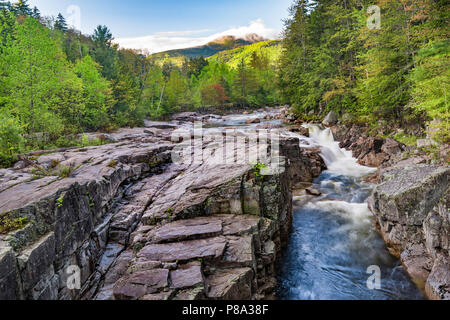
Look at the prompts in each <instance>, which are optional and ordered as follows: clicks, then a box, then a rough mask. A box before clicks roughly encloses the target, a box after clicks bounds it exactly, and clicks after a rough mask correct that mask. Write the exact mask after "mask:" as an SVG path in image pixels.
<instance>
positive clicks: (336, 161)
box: [306, 125, 377, 178]
mask: <svg viewBox="0 0 450 320" xmlns="http://www.w3.org/2000/svg"><path fill="white" fill-rule="evenodd" d="M306 127H307V128H308V129H309V133H310V140H311V141H312V142H313V143H314V145H317V146H320V147H321V149H322V153H321V155H322V158H323V160H324V161H325V164H326V165H327V167H328V171H329V172H331V173H334V174H339V175H343V176H349V177H354V178H360V177H363V176H366V175H368V174H371V173H373V172H375V171H376V170H377V169H375V168H369V167H365V166H361V165H359V164H358V163H357V159H355V158H354V157H353V154H352V152H351V151H348V150H345V149H342V148H340V147H339V142H338V141H335V140H334V137H333V133H332V132H331V130H330V129H329V128H326V129H322V128H321V127H320V126H318V125H306Z"/></svg>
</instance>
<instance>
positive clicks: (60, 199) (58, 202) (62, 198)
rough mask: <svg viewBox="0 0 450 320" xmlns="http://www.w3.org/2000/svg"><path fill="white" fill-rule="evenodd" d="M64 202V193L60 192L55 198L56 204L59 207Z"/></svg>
mask: <svg viewBox="0 0 450 320" xmlns="http://www.w3.org/2000/svg"><path fill="white" fill-rule="evenodd" d="M63 202H64V195H63V194H62V195H61V196H60V197H59V198H58V199H56V205H57V206H58V208H61V207H62V206H63Z"/></svg>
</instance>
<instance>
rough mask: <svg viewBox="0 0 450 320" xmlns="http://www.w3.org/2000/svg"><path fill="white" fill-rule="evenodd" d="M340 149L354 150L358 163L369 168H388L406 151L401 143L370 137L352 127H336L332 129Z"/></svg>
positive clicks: (361, 129)
mask: <svg viewBox="0 0 450 320" xmlns="http://www.w3.org/2000/svg"><path fill="white" fill-rule="evenodd" d="M331 130H332V132H333V135H334V136H335V138H336V139H337V140H338V141H340V142H341V143H340V147H341V148H345V149H347V150H352V152H353V156H354V157H355V158H357V159H358V163H359V164H361V165H364V166H368V167H377V168H379V167H386V166H389V165H390V164H391V163H392V162H394V161H396V160H397V159H398V157H399V156H400V155H401V154H402V152H404V151H405V150H406V147H405V146H404V145H403V144H401V143H400V142H398V141H396V140H394V139H390V138H378V137H373V136H370V135H368V134H367V133H366V132H365V131H367V130H364V129H363V128H361V127H358V126H356V125H355V126H352V127H350V128H347V127H345V126H334V127H332V128H331Z"/></svg>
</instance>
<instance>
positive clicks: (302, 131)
mask: <svg viewBox="0 0 450 320" xmlns="http://www.w3.org/2000/svg"><path fill="white" fill-rule="evenodd" d="M289 131H291V132H295V133H298V134H300V135H302V136H305V137H309V129H308V128H305V127H303V126H296V127H291V128H289Z"/></svg>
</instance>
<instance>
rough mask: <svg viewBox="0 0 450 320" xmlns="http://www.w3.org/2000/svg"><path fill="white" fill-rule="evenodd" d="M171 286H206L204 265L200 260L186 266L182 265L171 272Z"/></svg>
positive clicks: (183, 287)
mask: <svg viewBox="0 0 450 320" xmlns="http://www.w3.org/2000/svg"><path fill="white" fill-rule="evenodd" d="M170 280H171V288H173V289H187V288H193V287H197V286H202V287H203V286H204V279H203V273H202V266H201V263H199V262H194V263H191V264H188V265H185V266H180V267H179V268H178V269H177V270H174V271H171V272H170Z"/></svg>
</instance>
